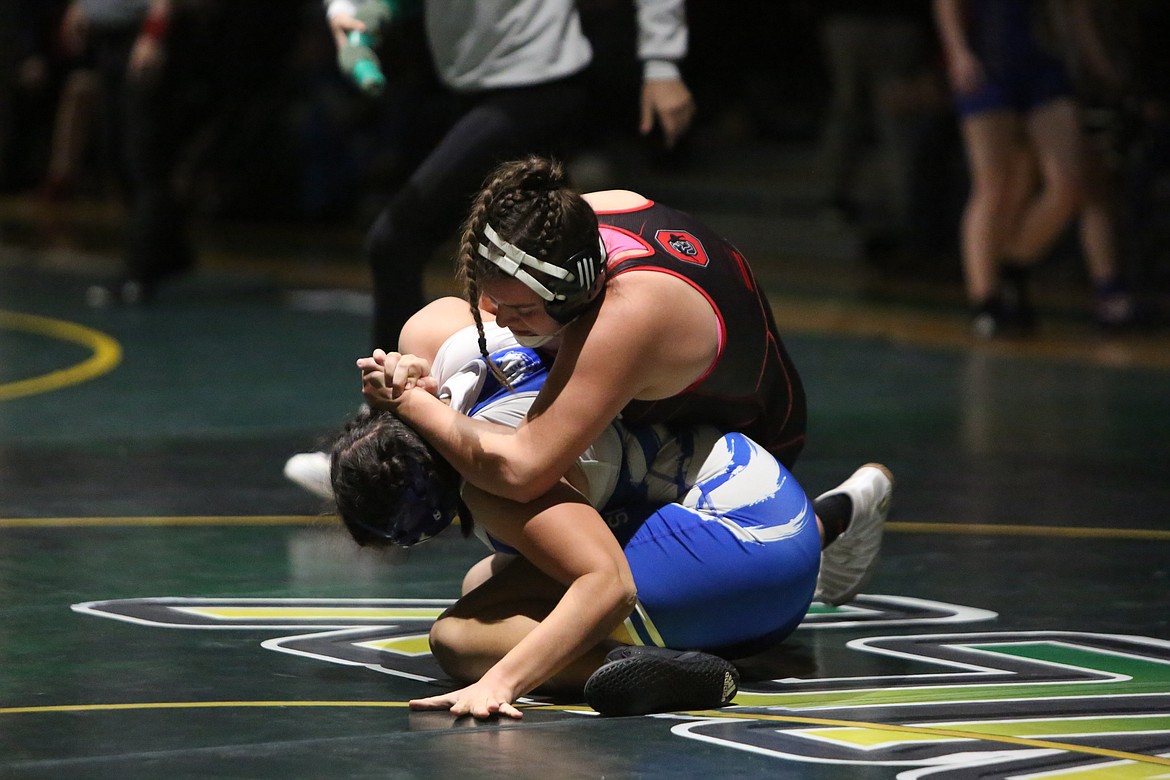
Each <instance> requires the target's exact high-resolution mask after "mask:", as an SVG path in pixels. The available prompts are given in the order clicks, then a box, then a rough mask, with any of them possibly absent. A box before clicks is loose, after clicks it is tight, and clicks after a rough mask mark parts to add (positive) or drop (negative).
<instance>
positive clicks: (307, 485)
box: [284, 452, 333, 501]
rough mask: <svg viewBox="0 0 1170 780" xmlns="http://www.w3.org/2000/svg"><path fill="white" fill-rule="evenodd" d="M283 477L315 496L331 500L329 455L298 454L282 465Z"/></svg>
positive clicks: (315, 453) (320, 453)
mask: <svg viewBox="0 0 1170 780" xmlns="http://www.w3.org/2000/svg"><path fill="white" fill-rule="evenodd" d="M284 475H285V476H286V477H288V478H289V479H290V480H292V481H293V482H295V483H297V484H298V485H300V486H301V487H303V488H304V489H305V490H307V491H309V492H310V493H312V494H313V495H315V496H319V497H320V498H323V499H325V500H326V501H332V500H333V482H332V481H331V480H330V478H329V453H327V452H300V453H297V454H296V455H293V456H292V457H291V458H289V459H288V462H286V463H285V464H284Z"/></svg>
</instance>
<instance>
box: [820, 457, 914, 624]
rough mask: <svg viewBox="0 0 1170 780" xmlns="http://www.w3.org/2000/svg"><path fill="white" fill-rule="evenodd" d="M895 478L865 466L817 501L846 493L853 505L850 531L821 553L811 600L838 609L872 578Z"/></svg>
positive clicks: (880, 467) (881, 468)
mask: <svg viewBox="0 0 1170 780" xmlns="http://www.w3.org/2000/svg"><path fill="white" fill-rule="evenodd" d="M893 491H894V475H893V474H891V473H890V470H889V469H887V468H886V467H885V466H883V465H881V464H880V463H867V464H865V465H864V466H862V467H861V468H859V469H858V470H857V471H855V472H853V474H852V476H850V477H849V479H847V480H845V481H844V482H842V483H841V484H840V485H838V486H837V487H835V488H833V489H832V490H830V491H828V492H827V493H822V494H821V495H820V496H818V497H817V500H818V501H819V500H820V499H822V498H825V497H827V496H831V495H834V494H836V493H845V494H846V495H848V496H849V499H850V501H851V502H852V503H853V513H852V515H851V517H850V520H849V527H848V528H847V529H845V532H844V533H842V534H841V535H840V536H838V537H837V538H836V539H834V540H833V541H832V543H830V544H829V546H828V547H826V548H825V549H824V550H822V551H821V571H820V573H819V574H818V575H817V590H816V595H815V596H813V598H814V599H816V600H817V601H819V602H821V603H822V604H831V605H833V606H838V605H840V604H844V603H845V602H847V601H852V600H853V598H854V597H855V596H856V595H857V594H858V593H859V592H860V591H861V589H862V588H864V587H865V586H866V585H867V584H868V583H869V581H870V579H872V578H873V575H874V572H876V571H877V566H878V560H879V558H880V557H881V556H880V553H881V547H882V530H883V528H884V525H885V522H886V515H888V514H889V513H890V495H891V494H892V493H893Z"/></svg>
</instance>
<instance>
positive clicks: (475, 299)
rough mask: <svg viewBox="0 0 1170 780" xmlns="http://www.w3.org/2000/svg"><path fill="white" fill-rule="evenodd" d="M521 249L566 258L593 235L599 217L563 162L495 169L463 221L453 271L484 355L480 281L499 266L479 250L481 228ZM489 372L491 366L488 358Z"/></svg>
mask: <svg viewBox="0 0 1170 780" xmlns="http://www.w3.org/2000/svg"><path fill="white" fill-rule="evenodd" d="M489 223H490V224H491V225H492V227H493V228H494V229H495V230H496V231H497V232H498V233H499V234H500V237H501V238H503V239H504V240H506V241H509V242H511V243H513V244H515V245H516V246H518V247H520V248H521V249H523V250H524V251H525V252H528V253H529V254H531V255H533V256H534V257H538V258H540V259H541V260H545V261H548V262H554V263H555V262H558V261H563V260H564V259H567V258H568V257H569V256H570V255H571V254H572V252H566V251H565V248H566V247H568V248H571V249H573V250H574V251H575V250H576V248H577V247H579V246H586V245H587V242H589V241H593V242H596V240H597V217H596V215H595V214H594V213H593V209H591V208H590V207H589V204H588V203H586V202H585V201H584V199H582V198H581V196H580V195H579V194H577V193H576V192H574V191H573V190H571V189H570V188H569V187H568V181H567V178H566V175H565V169H564V166H563V165H562V164H561V163H560V162H558V161H556V160H553V159H549V158H544V157H538V156H535V155H532V156H529V157H526V158H524V159H522V160H515V161H512V162H507V163H504V164H502V165H500V166H499V167H498V168H496V169H495V170H494V171H493V172H492V173H491V174H490V175H489V176H488V178H487V181H486V182H485V183H484V187H483V189H482V190H481V191H480V193H479V195H477V196H476V198H475V200H474V201H473V203H472V206H471V210H470V212H469V213H468V216H467V220H466V221H465V222H464V225H463V231H462V235H461V236H460V243H459V255H458V257H457V259H456V263H457V271H456V273H457V276H458V278H459V280H460V281H461V282H462V284H463V290H464V295H465V297H466V298H467V302H468V303H469V304H470V306H471V309H472V318H473V319H474V320H475V325H476V329H477V330H478V332H479V348H480V352H481V353H482V354H483V355H484V358H485V359H487V338H486V336H485V335H484V330H483V321H482V318H481V317H480V313H479V297H480V285H481V282H482V280H483V279H485V278H488V279H490V278H499V277H500V276H502V275H503V273H504V272H503V271H501V270H500V269H499V268H497V267H496V266H495V265H493V264H492V263H490V262H488V261H486V260H484V259H483V258H481V257H480V256H479V254H478V251H477V248H478V246H479V244H480V243H481V242H482V241H483V240H484V239H483V230H484V227H485V226H486V225H488V224H489ZM488 365H489V366H491V368H492V371H493V373H496V374H497V377H499V372H498V370H497V369H496V367H495V365H494V364H492V362H491V361H490V360H488ZM499 378H502V377H499Z"/></svg>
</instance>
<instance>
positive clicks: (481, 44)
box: [325, 0, 687, 92]
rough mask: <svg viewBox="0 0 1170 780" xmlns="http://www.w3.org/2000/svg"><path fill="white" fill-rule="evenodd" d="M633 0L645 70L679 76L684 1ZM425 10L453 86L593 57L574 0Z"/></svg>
mask: <svg viewBox="0 0 1170 780" xmlns="http://www.w3.org/2000/svg"><path fill="white" fill-rule="evenodd" d="M359 1H361V2H370V1H371V0H359ZM325 2H326V5H327V7H328V9H329V11H328V12H329V15H330V16H335V15H339V14H345V15H352V14H353V11H354V5H355V0H325ZM635 2H636V5H637V20H638V56H639V58H640V59H641V60H642V61H643V63H644V71H643V77H644V78H646V79H677V78H678V77H679V71H678V64H677V63H678V62H679V61H680V60H681V59H682V58H683V57H685V56H686V52H687V28H686V13H685V9H684V0H635ZM423 9H424V10H423V14H424V17H425V24H426V31H427V42H428V44H429V46H430V50H431V56H432V57H434V60H435V66H436V68H437V69H438V72H439V76H440V77H441V78H442V79H443V81H444V83H446V84H447V86H449V87H450V88H452V89H454V90H456V91H460V92H473V91H477V90H481V89H493V88H499V87H517V86H526V85H532V84H541V83H544V82H547V81H552V80H554V79H559V78H563V77H565V76H570V75H572V74H574V73H578V72H580V71H582V70H584V69H585V67H586V66H587V65H588V64H589V62H590V60H591V59H592V57H593V50H592V48H591V47H590V45H589V40H588V39H587V38H586V37H585V34H584V33H583V32H582V30H581V19H580V16H579V15H578V13H577V6H576V3H575V2H574V0H425V1H424V4H423Z"/></svg>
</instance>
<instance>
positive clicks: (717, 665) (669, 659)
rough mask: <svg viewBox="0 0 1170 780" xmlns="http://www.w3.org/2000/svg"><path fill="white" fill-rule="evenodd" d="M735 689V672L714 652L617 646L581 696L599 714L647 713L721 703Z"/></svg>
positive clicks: (720, 705)
mask: <svg viewBox="0 0 1170 780" xmlns="http://www.w3.org/2000/svg"><path fill="white" fill-rule="evenodd" d="M738 690H739V672H737V671H736V669H735V667H734V666H732V664H731V663H730V662H728V661H725V660H724V659H722V658H719V657H717V656H714V655H709V654H708V653H701V652H698V651H694V650H688V651H681V650H668V649H666V648H662V647H619V648H617V649H616V650H613V651H612V652H611V653H610V654H609V655H608V656H606V663H605V664H604V665H603V666H601V668H599V669H598V670H597V671H596V672H594V673H593V675H592V676H591V677H590V678H589V680H588V681H587V682H586V683H585V701H586V702H588V704H589V706H590V707H592V708H593V709H595V710H597V712H599V713H600V714H602V715H607V716H622V715H650V714H652V713H657V712H678V711H680V710H708V709H713V708H716V707H724V706H726V705H727V704H729V703H730V702H731V700H732V699H733V698H734V697H735V694H736V692H737V691H738Z"/></svg>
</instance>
